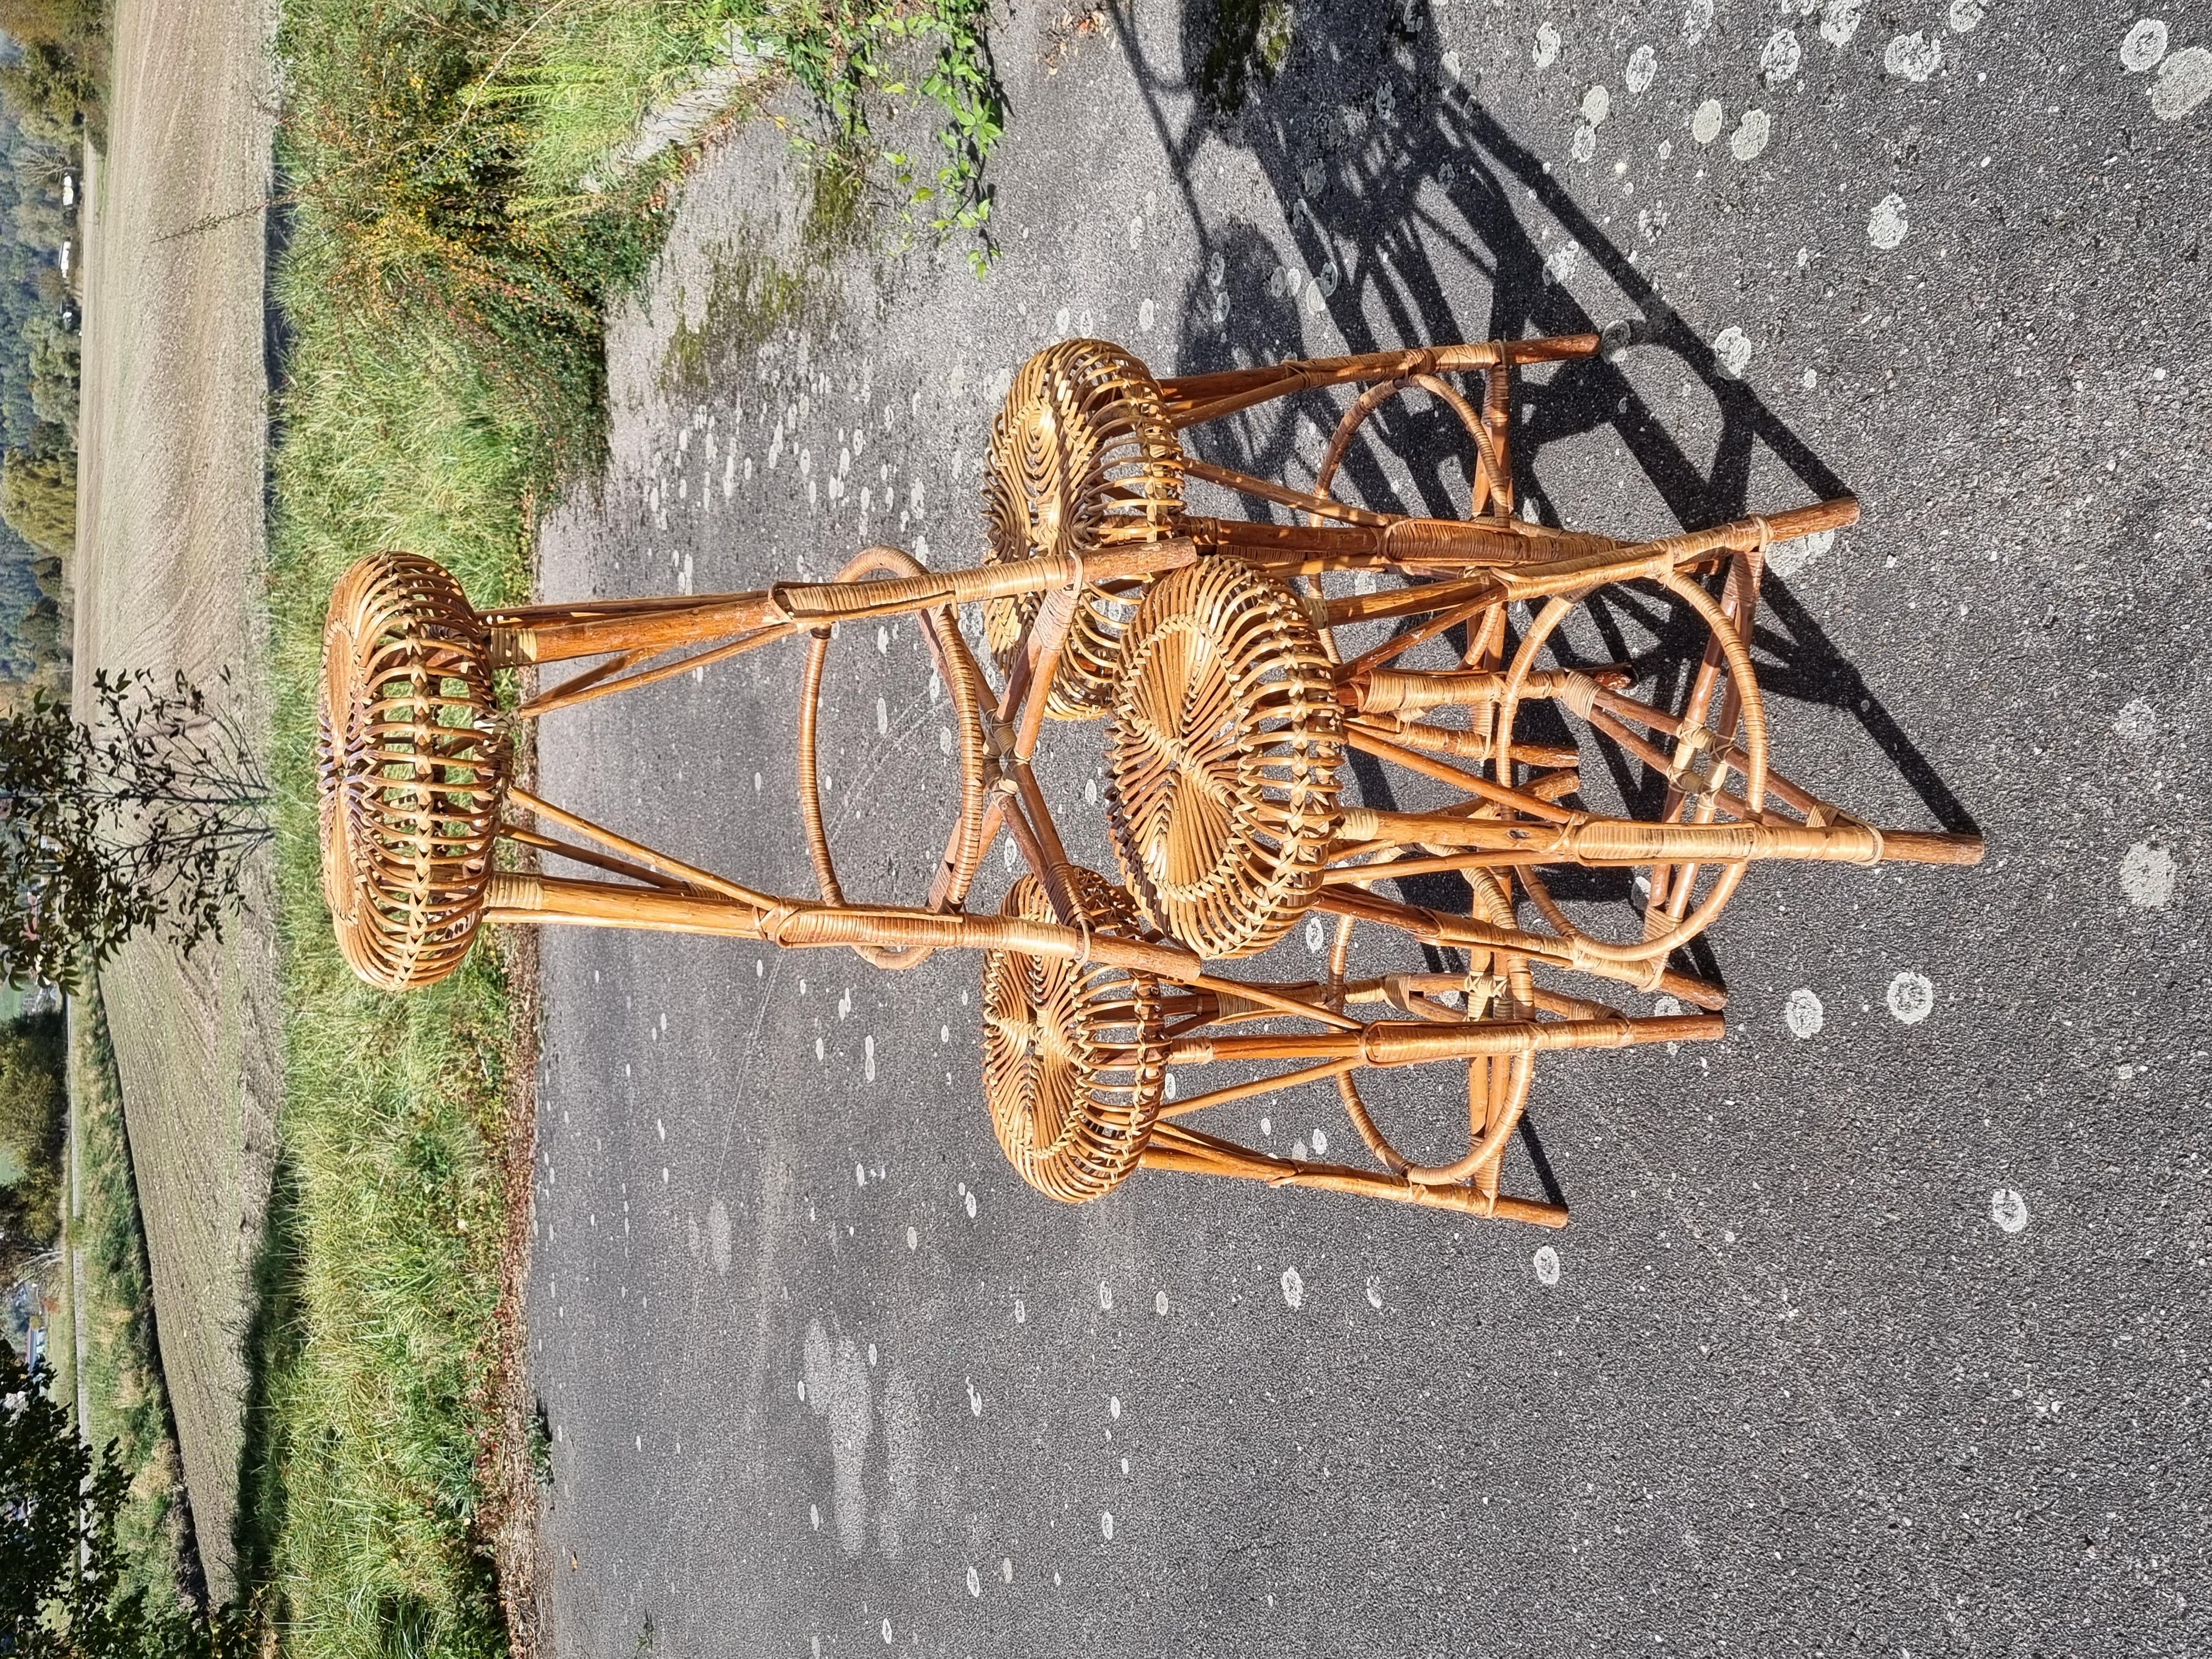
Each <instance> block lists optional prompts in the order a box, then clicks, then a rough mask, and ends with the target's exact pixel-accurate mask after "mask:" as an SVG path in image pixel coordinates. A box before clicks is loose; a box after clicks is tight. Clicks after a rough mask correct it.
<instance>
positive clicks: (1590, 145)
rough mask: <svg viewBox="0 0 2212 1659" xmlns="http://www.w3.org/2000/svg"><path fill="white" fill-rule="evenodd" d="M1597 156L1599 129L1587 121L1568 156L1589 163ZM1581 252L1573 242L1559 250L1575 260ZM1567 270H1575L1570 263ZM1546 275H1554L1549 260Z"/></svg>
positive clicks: (1575, 137)
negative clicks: (1592, 157) (1590, 159)
mask: <svg viewBox="0 0 2212 1659" xmlns="http://www.w3.org/2000/svg"><path fill="white" fill-rule="evenodd" d="M1596 154H1597V129H1596V128H1595V127H1594V126H1592V125H1590V124H1589V122H1587V121H1585V122H1583V124H1582V125H1580V126H1578V127H1577V128H1576V129H1575V136H1574V137H1572V138H1571V139H1570V140H1569V141H1568V143H1567V155H1569V156H1570V157H1571V159H1572V160H1574V161H1589V158H1590V157H1591V156H1593V155H1596ZM1559 252H1560V253H1569V252H1571V253H1572V255H1573V256H1574V257H1575V258H1579V257H1580V256H1581V252H1582V251H1581V250H1580V249H1579V248H1577V247H1576V246H1575V245H1574V244H1573V243H1572V242H1570V243H1568V244H1567V246H1565V247H1564V248H1561V249H1560V250H1559ZM1553 258H1558V255H1557V254H1555V255H1553ZM1567 269H1568V270H1573V269H1574V266H1573V264H1571V263H1570V264H1568V266H1567ZM1544 274H1545V275H1546V276H1553V270H1552V261H1551V260H1549V259H1547V260H1546V261H1545V262H1544ZM1555 280H1556V278H1555Z"/></svg>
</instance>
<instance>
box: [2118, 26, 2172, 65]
mask: <svg viewBox="0 0 2212 1659" xmlns="http://www.w3.org/2000/svg"><path fill="white" fill-rule="evenodd" d="M2165 56H2166V22H2165V20H2164V19H2162V18H2157V17H2144V18H2139V19H2137V20H2136V26H2135V27H2133V28H2131V29H2130V30H2129V31H2128V35H2127V39H2126V40H2123V41H2121V42H2120V63H2121V65H2122V66H2123V67H2124V68H2125V69H2126V70H2127V71H2128V73H2129V74H2130V75H2141V74H2142V73H2143V71H2144V70H2150V69H2155V68H2156V67H2157V66H2158V60H2159V59H2160V58H2163V57H2165Z"/></svg>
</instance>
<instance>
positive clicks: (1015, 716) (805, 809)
mask: <svg viewBox="0 0 2212 1659" xmlns="http://www.w3.org/2000/svg"><path fill="white" fill-rule="evenodd" d="M1192 556H1193V550H1192V549H1191V547H1190V545H1189V544H1188V543H1187V542H1166V543H1154V544H1147V545H1146V546H1144V547H1141V548H1134V549H1131V550H1126V551H1122V552H1118V553H1105V554H1100V555H1097V556H1095V557H1094V558H1093V559H1092V560H1091V561H1090V562H1089V563H1088V565H1087V566H1086V564H1085V561H1083V560H1081V559H1079V558H1076V557H1073V556H1070V557H1065V558H1061V559H1058V560H1052V559H1047V560H1041V561H1036V562H1032V563H1031V564H1030V566H1028V567H1026V568H986V569H983V570H969V571H952V572H947V573H944V574H931V573H929V572H928V571H926V570H924V569H923V568H922V567H921V565H920V564H919V563H917V562H915V560H914V559H913V558H912V557H911V556H909V555H908V554H905V553H903V552H901V551H899V550H896V549H890V548H875V549H870V550H867V551H866V552H865V553H863V554H862V555H861V556H860V557H859V558H857V559H855V560H854V562H853V563H852V564H850V565H848V567H847V568H846V571H845V573H844V575H843V579H842V580H837V581H834V582H827V583H811V584H809V583H790V584H784V585H781V586H776V587H774V588H770V589H768V590H766V591H763V592H751V593H730V594H715V595H702V596H697V597H690V596H685V597H681V598H671V599H632V600H614V601H605V602H593V603H587V604H577V605H537V606H529V607H525V608H521V609H516V610H509V611H492V612H487V613H478V612H477V611H475V610H474V609H473V608H472V607H471V605H470V604H469V602H468V599H467V597H466V596H465V594H464V592H462V590H461V587H460V585H459V583H458V582H456V581H455V580H453V577H452V576H451V575H450V574H448V573H447V572H446V571H445V570H444V569H443V568H441V567H440V566H438V565H436V564H435V563H433V562H431V561H429V560H427V559H422V558H419V557H416V556H413V555H410V554H404V553H384V554H378V555H374V556H371V557H369V558H367V559H364V560H362V561H361V562H359V563H357V564H356V565H355V566H354V567H353V568H352V569H351V570H350V571H349V572H348V573H347V574H346V575H345V577H344V578H343V580H341V581H340V582H339V584H338V586H337V591H336V592H334V593H333V595H332V597H331V607H330V612H329V618H328V621H327V623H326V625H325V633H324V641H323V679H322V688H321V696H320V699H319V806H320V813H321V823H320V831H321V841H322V853H323V872H322V873H323V891H324V896H325V900H326V901H327V902H328V904H329V907H330V910H331V918H332V921H333V924H334V926H335V927H336V930H337V940H338V944H339V947H340V949H341V951H342V952H343V955H344V957H345V958H346V960H347V962H348V963H349V964H350V965H351V966H352V968H353V969H354V970H355V971H356V973H357V974H359V975H361V976H362V978H363V979H365V980H367V981H369V982H370V983H371V984H374V985H378V986H380V987H386V988H387V989H392V990H403V989H407V988H410V987H417V986H422V985H427V984H430V983H432V982H434V981H437V980H439V979H441V978H442V977H444V976H445V975H447V974H449V973H451V972H452V971H453V969H454V968H456V967H457V966H459V963H460V961H461V959H462V958H463V957H465V955H466V953H467V951H468V950H469V948H470V946H471V944H472V943H473V941H474V939H475V938H476V936H477V932H478V930H479V929H480V928H481V927H482V925H483V923H484V922H486V921H517V922H538V923H566V924H572V925H580V926H598V927H641V928H647V929H657V930H663V931H669V932H678V933H720V934H726V935H732V936H735V937H739V938H749V939H768V940H771V941H773V942H775V943H777V944H781V945H847V946H850V947H852V948H853V949H854V950H856V951H860V953H861V954H862V955H863V956H865V957H867V958H868V959H869V960H870V961H872V962H874V963H877V964H878V965H880V966H883V967H886V968H904V967H911V966H913V965H914V964H915V963H917V962H919V961H921V959H922V958H923V957H926V956H927V953H928V952H929V951H932V950H933V949H938V948H944V947H970V948H984V947H989V946H994V945H998V946H1006V945H1018V946H1019V948H1022V949H1024V950H1028V951H1042V952H1043V953H1044V954H1046V955H1048V956H1049V955H1054V954H1062V955H1066V956H1070V957H1079V958H1085V959H1096V960H1099V961H1110V962H1114V963H1120V964H1121V965H1123V966H1127V967H1133V968H1135V967H1141V968H1144V969H1146V970H1148V971H1150V972H1152V973H1155V974H1159V975H1168V976H1170V977H1174V976H1179V975H1180V976H1188V975H1192V974H1194V973H1195V972H1196V971H1197V970H1198V969H1199V964H1198V963H1197V962H1196V961H1195V959H1194V957H1192V956H1191V955H1190V953H1189V952H1188V951H1185V950H1184V949H1183V948H1182V947H1181V946H1178V945H1174V944H1172V943H1171V942H1166V941H1158V940H1144V939H1120V938H1108V937H1094V935H1093V933H1092V932H1091V929H1090V927H1089V926H1088V923H1087V921H1086V919H1085V916H1084V915H1083V913H1082V912H1081V910H1080V909H1079V908H1078V907H1077V906H1076V905H1075V904H1074V903H1073V901H1072V899H1071V897H1070V896H1069V891H1068V886H1067V884H1068V881H1069V879H1070V878H1069V876H1068V875H1067V873H1066V872H1067V871H1068V870H1069V868H1070V866H1069V865H1068V862H1067V858H1066V853H1065V852H1064V851H1063V850H1062V849H1061V848H1060V840H1059V836H1058V833H1057V831H1056V829H1054V826H1053V823H1052V819H1051V815H1050V813H1049V811H1047V810H1046V807H1045V803H1044V800H1043V796H1042V791H1041V790H1040V789H1039V788H1038V787H1037V785H1036V780H1035V778H1034V776H1033V775H1031V774H1030V764H1029V763H1030V755H1031V752H1032V749H1033V746H1034V744H1035V742H1036V735H1037V732H1038V730H1039V728H1040V726H1041V725H1042V719H1043V702H1044V692H1045V689H1046V688H1047V687H1048V686H1049V685H1050V684H1052V681H1053V678H1054V671H1055V669H1054V665H1055V663H1056V661H1057V659H1058V657H1059V655H1060V651H1061V649H1062V647H1063V645H1064V643H1065V640H1066V633H1067V628H1068V623H1069V622H1070V619H1071V618H1072V617H1073V611H1074V603H1075V595H1076V586H1075V585H1076V584H1077V583H1078V582H1079V580H1081V578H1082V576H1083V575H1084V574H1085V570H1086V568H1088V569H1091V570H1093V571H1097V572H1100V573H1103V574H1105V575H1106V577H1107V578H1108V579H1109V580H1115V579H1120V578H1124V577H1127V576H1129V575H1133V574H1157V573H1158V571H1159V570H1161V569H1165V568H1173V566H1175V565H1176V564H1177V563H1179V562H1188V561H1189V559H1190V558H1191V557H1192ZM1012 592H1019V593H1034V594H1037V595H1040V596H1041V597H1042V603H1041V604H1040V605H1038V606H1037V607H1036V614H1035V616H1034V617H1033V618H1032V625H1031V626H1030V628H1028V629H1026V630H1025V632H1024V638H1023V641H1021V646H1020V649H1019V650H1018V653H1016V654H1017V659H1018V660H1017V662H1016V665H1015V671H1014V672H1013V673H1012V675H1010V676H1009V677H1008V678H1007V681H1006V684H1005V685H1004V687H1003V688H1002V690H1000V691H998V692H995V693H994V692H993V691H992V690H991V689H990V687H989V685H988V684H987V681H986V680H985V678H984V676H983V674H982V671H981V669H980V668H979V667H978V666H977V665H976V664H975V660H974V659H973V657H972V655H971V654H970V653H969V650H968V648H967V645H966V642H965V641H964V640H963V638H962V637H961V635H960V630H959V628H958V625H957V617H956V615H955V612H956V609H957V606H959V605H963V604H973V603H978V602H983V601H987V600H991V599H999V598H1002V597H1004V596H1005V595H1006V594H1008V593H1012ZM901 616H919V617H921V622H922V624H923V632H924V636H925V638H926V639H927V642H928V644H929V647H930V649H931V652H932V653H933V657H934V659H935V661H936V665H937V668H938V671H939V674H940V676H941V677H942V678H943V680H944V682H945V686H946V687H947V689H948V691H949V693H950V695H951V702H952V705H953V710H954V714H955V723H956V725H957V729H958V732H959V738H958V744H957V758H958V764H959V769H960V804H959V811H958V815H957V823H956V825H955V827H954V829H953V831H952V834H951V838H950V842H949V843H948V845H947V847H946V849H945V854H944V857H943V859H942V860H941V861H940V863H939V868H938V872H937V874H936V877H935V879H934V880H933V884H932V888H931V890H930V892H929V894H928V896H927V898H926V899H925V900H924V902H922V903H921V904H919V905H912V906H896V905H855V904H850V903H848V902H845V899H844V897H843V895H842V890H841V888H840V885H839V883H838V879H837V875H836V866H835V862H834V860H833V859H832V856H831V854H830V849H829V840H828V836H827V834H826V831H825V829H824V826H823V815H822V811H821V805H820V801H819V799H818V796H817V791H816V787H815V786H816V765H815V738H816V727H817V718H816V714H817V703H818V700H819V693H820V688H821V683H822V668H823V658H824V654H825V653H826V651H827V649H828V646H829V635H830V633H831V631H832V630H833V629H834V628H835V627H836V624H838V623H850V622H858V621H862V620H876V619H879V618H890V617H901ZM800 634H805V635H809V636H810V640H809V647H808V653H807V659H806V663H805V671H804V673H803V675H802V680H801V686H800V696H799V723H798V738H799V740H798V757H797V758H798V773H799V805H800V817H801V820H802V823H803V827H804V832H805V836H806V839H807V842H808V848H809V851H810V854H811V857H812V860H813V863H814V866H815V870H816V873H817V879H818V882H819V884H820V888H821V892H820V895H819V896H818V897H816V898H811V899H810V898H799V897H789V896H781V895H777V894H774V893H768V892H763V891H761V890H757V889H755V888H752V887H750V886H747V885H745V884H742V883H739V882H736V881H733V880H731V879H729V878H726V877H724V876H720V875H717V874H715V873H714V872H710V871H707V870H702V869H701V868H698V867H697V866H694V865H692V864H690V863H687V862H685V861H684V860H680V859H678V858H675V857H673V856H672V855H671V854H666V853H664V852H661V851H658V850H656V849H654V848H651V847H649V846H647V845H646V844H645V843H643V842H639V841H635V840H633V839H631V838H630V837H629V836H623V835H619V834H617V833H616V832H615V831H613V830H611V829H606V828H605V827H603V826H601V825H599V824H596V823H591V822H589V821H588V820H586V819H585V818H582V817H579V816H577V815H576V814H574V813H572V812H568V811H564V810H563V809H562V808H560V807H558V806H556V805H554V804H553V803H551V802H550V801H546V800H544V799H539V798H538V796H536V795H534V794H532V793H530V792H528V791H526V790H525V789H523V788H522V787H520V786H519V785H518V784H517V783H516V782H515V781H514V778H513V763H512V758H513V757H512V745H511V742H510V733H511V731H512V729H513V724H514V723H515V722H516V721H518V720H529V719H534V718H537V717H538V716H539V715H542V714H545V713H547V712H550V711H551V710H554V709H558V708H570V707H574V705H576V704H578V703H580V702H584V701H586V700H587V699H589V698H593V697H599V696H608V695H611V694H612V693H615V692H617V691H620V690H629V689H633V688H635V687H639V686H644V685H648V684H653V683H655V682H657V681H659V680H662V679H665V678H670V677H671V676H673V675H676V674H678V673H682V672H684V671H686V670H689V669H693V668H696V667H700V666H702V665H707V664H708V663H712V662H717V661H720V660H723V659H727V658H730V657H732V656H735V655H737V654H738V653H742V652H745V651H750V650H754V649H757V648H759V647H763V646H765V645H769V644H771V643H774V642H775V641H781V640H786V639H790V638H793V636H795V635H800ZM591 658H596V659H599V660H598V662H597V663H596V664H595V665H592V666H590V667H587V668H585V669H583V670H582V671H580V672H577V673H575V674H574V675H572V676H571V677H570V678H567V679H565V680H562V682H560V683H559V684H556V685H554V686H552V687H550V688H549V689H547V690H544V691H542V692H540V693H538V695H537V696H532V697H531V698H529V699H527V700H526V701H524V702H521V703H520V705H519V706H518V707H517V708H514V709H513V710H512V711H511V712H509V711H503V710H502V709H501V708H500V707H499V705H498V702H497V699H496V696H495V690H494V684H493V677H494V675H495V672H496V671H498V670H501V669H503V668H513V667H519V666H521V665H552V664H556V663H573V662H577V661H580V660H582V659H591ZM1002 832H1005V833H1010V834H1012V836H1013V837H1014V839H1015V841H1016V842H1017V843H1018V846H1019V847H1020V849H1021V851H1022V853H1023V854H1024V857H1025V858H1027V859H1028V860H1030V867H1031V869H1032V870H1033V871H1034V872H1035V873H1036V878H1037V879H1038V880H1039V881H1040V882H1041V883H1042V884H1043V886H1044V889H1045V890H1047V891H1048V893H1051V894H1053V895H1054V896H1055V897H1056V899H1057V909H1056V911H1055V919H1054V920H1052V921H1044V920H1040V919H1016V918H1011V917H998V916H987V915H986V916H971V915H966V914H964V913H963V908H962V907H963V904H964V902H965V900H966V898H967V895H968V890H969V885H970V884H971V883H972V882H973V880H974V878H975V872H976V871H977V869H978V868H979V867H980V866H981V863H982V861H983V859H984V857H985V856H986V854H987V853H988V852H989V850H990V848H991V847H992V845H993V843H994V839H995V837H996V836H998V835H999V834H1000V833H1002ZM501 842H507V843H509V844H511V845H513V846H515V847H519V848H531V849H534V850H535V851H536V852H537V853H538V854H541V855H544V856H545V857H550V858H557V859H560V860H567V861H568V862H570V863H572V864H574V865H577V866H582V867H583V868H584V869H586V871H589V872H593V874H592V876H591V877H590V878H574V877H556V876H541V875H536V874H527V873H524V872H520V871H519V870H512V869H502V868H501V867H499V861H498V859H497V856H496V851H497V848H498V845H499V844H500V843H501ZM610 877H611V878H614V879H608V878H610ZM1199 976H1200V977H1203V975H1202V974H1200V975H1199Z"/></svg>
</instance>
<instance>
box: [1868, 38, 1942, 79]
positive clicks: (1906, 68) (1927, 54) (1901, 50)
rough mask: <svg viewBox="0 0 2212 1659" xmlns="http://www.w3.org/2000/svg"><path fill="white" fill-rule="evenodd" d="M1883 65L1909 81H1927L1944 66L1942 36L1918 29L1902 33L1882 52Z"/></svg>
mask: <svg viewBox="0 0 2212 1659" xmlns="http://www.w3.org/2000/svg"><path fill="white" fill-rule="evenodd" d="M1881 66H1882V67H1883V68H1884V69H1886V70H1888V71H1889V72H1890V73H1891V74H1892V75H1901V76H1904V77H1905V79H1906V80H1908V81H1916V82H1917V81H1925V80H1926V79H1927V78H1928V77H1929V76H1931V75H1933V74H1935V73H1936V70H1939V69H1941V68H1942V67H1943V41H1942V36H1940V35H1927V34H1923V33H1921V32H1920V31H1919V30H1918V29H1915V30H1913V31H1912V33H1910V34H1900V35H1899V36H1898V37H1897V38H1896V39H1894V40H1892V41H1891V42H1890V43H1889V46H1888V48H1887V50H1886V51H1885V52H1883V53H1882V54H1881Z"/></svg>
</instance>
